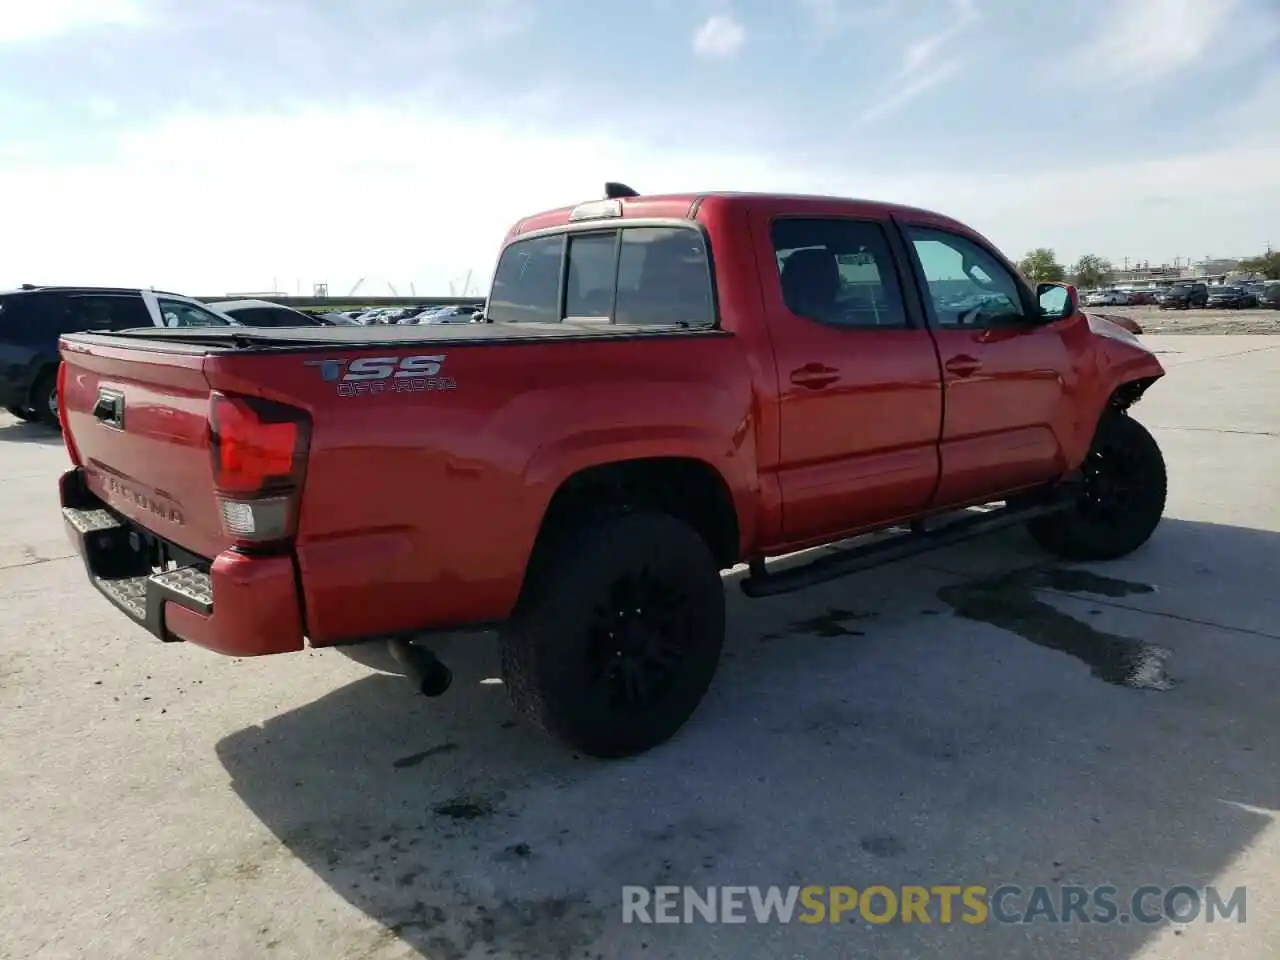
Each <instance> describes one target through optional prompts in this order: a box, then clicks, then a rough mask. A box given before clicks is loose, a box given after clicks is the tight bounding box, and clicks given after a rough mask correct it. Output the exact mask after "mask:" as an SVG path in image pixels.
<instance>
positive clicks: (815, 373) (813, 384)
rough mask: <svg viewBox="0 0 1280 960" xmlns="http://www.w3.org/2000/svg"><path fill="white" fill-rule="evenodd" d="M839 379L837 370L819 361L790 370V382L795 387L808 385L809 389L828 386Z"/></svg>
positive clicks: (819, 388)
mask: <svg viewBox="0 0 1280 960" xmlns="http://www.w3.org/2000/svg"><path fill="white" fill-rule="evenodd" d="M839 379H840V371H839V370H837V369H836V368H835V367H827V366H823V365H822V364H821V363H806V364H805V365H804V366H803V367H801V368H800V369H798V370H792V371H791V382H792V383H794V384H795V385H796V386H797V387H808V388H809V389H810V390H821V389H822V388H823V387H829V386H830V385H831V384H833V383H835V382H836V381H837V380H839Z"/></svg>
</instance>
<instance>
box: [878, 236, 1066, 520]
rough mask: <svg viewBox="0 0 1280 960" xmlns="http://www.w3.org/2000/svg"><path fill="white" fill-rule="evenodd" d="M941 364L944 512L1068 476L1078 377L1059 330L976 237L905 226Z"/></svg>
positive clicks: (940, 495) (941, 501) (941, 503)
mask: <svg viewBox="0 0 1280 960" xmlns="http://www.w3.org/2000/svg"><path fill="white" fill-rule="evenodd" d="M902 226H903V231H904V233H905V236H906V239H907V241H908V245H909V246H910V248H911V250H912V251H913V253H914V254H915V258H916V261H917V262H916V269H917V271H918V275H919V276H920V279H921V280H922V281H923V283H922V286H923V287H924V288H925V289H924V293H925V295H926V296H925V300H926V308H927V309H928V310H929V312H930V320H931V323H932V324H933V332H934V337H935V338H936V340H937V343H938V353H939V355H940V356H941V358H942V377H943V385H944V396H945V407H946V415H945V418H944V420H943V426H942V443H941V446H940V451H941V458H942V479H941V482H940V483H939V485H938V492H937V496H936V498H935V503H934V505H935V506H937V507H949V506H955V505H959V504H967V503H972V502H977V501H981V500H988V499H991V500H994V499H997V498H998V497H999V496H1000V495H1002V494H1005V493H1010V492H1012V491H1014V490H1018V489H1023V488H1026V487H1029V486H1033V485H1035V484H1038V483H1043V482H1046V481H1048V480H1051V479H1053V478H1055V477H1057V476H1060V475H1061V474H1062V472H1063V471H1064V470H1065V469H1066V457H1065V454H1064V449H1063V448H1064V445H1065V442H1066V440H1067V439H1068V438H1069V437H1070V436H1071V435H1072V432H1073V419H1072V418H1073V415H1074V408H1073V407H1072V404H1071V402H1070V397H1071V390H1072V389H1073V386H1074V381H1075V376H1074V373H1073V367H1072V364H1071V360H1070V353H1069V351H1068V349H1067V346H1066V344H1065V343H1064V342H1063V332H1062V331H1063V325H1062V324H1052V323H1050V324H1044V323H1039V322H1037V321H1036V317H1038V310H1037V308H1036V306H1035V304H1034V301H1033V298H1032V294H1031V292H1030V290H1028V289H1027V288H1026V286H1025V284H1023V283H1021V282H1020V281H1019V280H1018V278H1017V276H1016V275H1015V274H1014V272H1013V271H1012V270H1011V269H1010V268H1009V267H1008V266H1007V265H1006V264H1005V263H1004V262H1003V258H1000V257H998V256H997V255H996V254H994V253H993V252H992V251H991V250H989V249H987V248H986V247H985V246H984V245H983V244H981V243H980V242H978V240H976V239H975V238H971V237H966V236H962V235H961V234H959V233H955V232H952V231H950V230H947V229H943V228H941V227H938V226H934V225H931V224H926V223H912V222H906V223H904V224H903V225H902Z"/></svg>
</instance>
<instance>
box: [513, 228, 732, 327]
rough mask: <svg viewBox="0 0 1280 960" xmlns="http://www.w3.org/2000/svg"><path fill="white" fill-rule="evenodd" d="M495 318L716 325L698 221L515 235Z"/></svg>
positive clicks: (693, 325) (709, 279)
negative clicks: (686, 223)
mask: <svg viewBox="0 0 1280 960" xmlns="http://www.w3.org/2000/svg"><path fill="white" fill-rule="evenodd" d="M488 317H489V319H490V320H492V321H494V322H495V323H530V322H542V323H556V322H560V321H562V320H565V319H571V320H584V319H591V320H601V321H605V322H610V323H616V324H629V325H647V324H651V325H680V326H689V327H704V326H705V327H711V326H714V325H715V322H716V312H715V300H714V297H713V295H712V284H711V264H710V259H709V257H708V255H707V247H706V241H705V239H704V237H703V234H702V232H701V231H700V230H699V229H697V228H696V227H694V226H692V225H691V226H688V227H686V226H670V227H667V226H635V227H628V226H622V227H616V228H612V229H605V230H586V231H564V232H560V233H556V234H551V235H546V236H539V237H530V238H528V239H524V240H515V241H514V242H512V243H511V244H509V245H508V246H507V247H506V249H505V250H504V251H503V253H502V256H501V258H500V259H499V262H498V268H497V270H496V271H495V272H494V280H493V291H492V293H491V296H490V300H489V308H488Z"/></svg>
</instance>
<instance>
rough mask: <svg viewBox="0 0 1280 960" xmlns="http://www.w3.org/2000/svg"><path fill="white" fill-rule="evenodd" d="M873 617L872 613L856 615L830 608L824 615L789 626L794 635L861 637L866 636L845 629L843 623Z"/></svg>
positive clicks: (855, 613) (856, 631) (837, 608)
mask: <svg viewBox="0 0 1280 960" xmlns="http://www.w3.org/2000/svg"><path fill="white" fill-rule="evenodd" d="M874 616H875V614H872V613H857V612H855V611H853V610H842V609H840V608H839V607H832V608H831V609H829V610H828V611H827V612H826V613H821V614H818V615H817V616H816V617H809V618H807V619H805V620H797V621H796V622H795V623H793V624H791V629H792V630H794V631H795V632H796V633H808V634H811V635H813V636H815V637H825V638H830V637H863V636H866V634H865V633H864V632H863V631H861V630H853V629H850V628H849V627H846V626H845V625H844V621H846V620H868V619H870V618H872V617H874Z"/></svg>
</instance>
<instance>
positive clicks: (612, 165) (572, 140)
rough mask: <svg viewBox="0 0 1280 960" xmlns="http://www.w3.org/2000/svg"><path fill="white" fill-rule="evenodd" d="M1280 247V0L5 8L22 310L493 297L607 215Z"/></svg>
mask: <svg viewBox="0 0 1280 960" xmlns="http://www.w3.org/2000/svg"><path fill="white" fill-rule="evenodd" d="M606 179H620V180H623V181H625V182H627V183H629V184H631V185H632V186H635V187H637V188H639V189H641V190H643V191H645V192H658V191H668V190H700V189H744V190H787V191H804V192H818V193H835V194H842V195H853V196H862V197H873V198H879V199H886V200H895V201H901V202H908V203H914V204H918V205H923V206H928V207H932V208H935V209H940V210H943V211H945V212H947V213H949V214H952V215H954V216H958V217H960V218H961V219H964V220H966V221H968V222H969V223H971V224H973V225H974V226H975V227H977V228H978V229H979V230H981V231H983V232H984V233H986V234H987V235H988V236H990V237H991V238H992V239H993V240H994V241H995V242H996V243H997V244H999V245H1000V246H1001V247H1002V248H1004V249H1005V250H1006V251H1007V252H1009V253H1010V254H1012V255H1014V256H1015V257H1016V256H1018V255H1020V254H1021V253H1022V252H1024V251H1025V250H1027V249H1028V248H1030V247H1033V246H1040V245H1045V246H1051V247H1054V248H1055V249H1056V250H1057V251H1058V253H1059V256H1060V258H1061V259H1063V260H1070V259H1073V258H1075V257H1076V256H1078V255H1079V254H1081V253H1085V252H1097V253H1100V254H1103V255H1105V256H1109V257H1111V258H1112V259H1113V260H1115V261H1117V262H1121V261H1123V259H1124V258H1125V257H1129V258H1131V259H1148V260H1151V261H1152V262H1163V261H1171V260H1172V259H1173V258H1174V257H1194V258H1197V259H1198V258H1201V257H1205V256H1214V257H1220V256H1240V255H1249V254H1253V253H1256V252H1260V251H1261V250H1262V249H1263V248H1264V246H1265V245H1266V244H1267V243H1268V242H1270V243H1272V244H1274V245H1276V246H1280V0H1211V2H1204V0H1054V2H1053V3H1035V4H1033V3H1029V2H1027V0H611V2H603V0H595V2H587V0H0V197H2V198H3V202H2V204H0V225H2V229H0V287H2V286H12V285H14V284H17V283H22V282H45V283H113V284H119V285H155V286H162V287H167V288H171V289H178V290H182V291H185V292H188V293H192V294H197V295H206V294H216V293H222V292H246V291H262V290H266V289H269V288H271V287H272V286H273V284H274V286H275V288H276V289H279V290H284V291H287V292H292V291H293V290H295V289H297V288H299V287H301V289H303V290H309V289H310V286H311V284H312V283H315V282H327V283H328V284H329V285H330V288H331V290H332V291H333V292H336V293H341V292H345V291H346V290H347V289H349V288H350V287H351V286H352V285H353V284H355V283H356V282H357V281H358V280H360V279H361V278H362V277H364V278H366V279H365V287H364V288H363V289H364V290H365V291H366V292H378V293H384V292H387V286H388V284H392V285H394V286H395V287H396V288H397V289H398V290H399V292H401V293H406V292H408V289H409V287H410V285H411V284H412V285H413V287H414V289H416V290H417V292H419V293H423V292H432V293H444V292H446V291H447V288H448V286H449V284H450V283H451V282H452V283H454V284H456V285H461V282H462V280H463V278H464V277H465V276H466V275H467V273H468V271H472V272H473V277H474V278H475V280H476V281H477V282H483V281H484V280H485V279H486V278H487V276H488V274H489V272H490V271H491V269H492V266H493V261H494V257H495V255H496V252H497V244H498V242H499V241H500V239H501V236H502V233H503V231H504V230H505V229H506V227H507V226H508V225H509V224H510V223H511V222H512V221H514V220H515V219H518V218H519V217H520V216H522V215H524V214H527V213H530V212H533V211H536V210H539V209H543V208H546V207H549V206H554V205H558V204H562V203H571V202H575V201H578V200H582V199H588V198H591V197H596V196H599V195H600V192H601V189H602V186H601V185H602V183H603V181H604V180H606Z"/></svg>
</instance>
